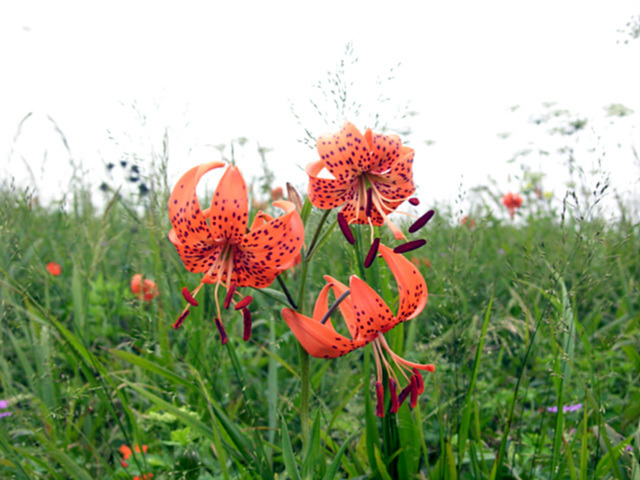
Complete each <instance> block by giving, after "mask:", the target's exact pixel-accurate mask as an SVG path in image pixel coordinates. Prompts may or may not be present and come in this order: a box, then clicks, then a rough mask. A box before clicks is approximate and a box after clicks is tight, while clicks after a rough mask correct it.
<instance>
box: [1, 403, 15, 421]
mask: <svg viewBox="0 0 640 480" xmlns="http://www.w3.org/2000/svg"><path fill="white" fill-rule="evenodd" d="M5 408H9V402H7V401H6V400H0V410H4V409H5ZM11 415H13V413H12V412H0V418H2V417H9V416H11Z"/></svg>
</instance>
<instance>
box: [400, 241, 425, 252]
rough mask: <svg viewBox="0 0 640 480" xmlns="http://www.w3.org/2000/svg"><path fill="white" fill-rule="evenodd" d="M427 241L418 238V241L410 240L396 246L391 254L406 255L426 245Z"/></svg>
mask: <svg viewBox="0 0 640 480" xmlns="http://www.w3.org/2000/svg"><path fill="white" fill-rule="evenodd" d="M426 243H427V241H426V240H425V239H424V238H420V239H418V240H411V241H410V242H406V243H403V244H401V245H398V246H397V247H396V248H394V249H393V253H406V252H410V251H412V250H416V249H417V248H420V247H422V246H423V245H426Z"/></svg>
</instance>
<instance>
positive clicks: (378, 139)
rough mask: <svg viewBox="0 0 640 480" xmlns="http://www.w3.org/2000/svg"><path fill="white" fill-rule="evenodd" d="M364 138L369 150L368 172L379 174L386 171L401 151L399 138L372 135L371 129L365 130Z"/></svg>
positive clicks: (377, 134) (379, 134)
mask: <svg viewBox="0 0 640 480" xmlns="http://www.w3.org/2000/svg"><path fill="white" fill-rule="evenodd" d="M364 137H365V139H366V141H367V146H368V147H369V150H370V153H369V157H370V162H371V163H370V165H371V168H370V170H373V171H379V172H383V171H385V170H388V169H389V168H390V167H391V165H392V164H393V163H394V162H395V161H396V160H397V158H398V156H399V155H400V153H401V151H402V148H403V147H402V141H401V140H400V137H398V136H397V135H384V134H382V133H372V132H371V129H367V131H366V132H365V134H364ZM404 148H406V147H404Z"/></svg>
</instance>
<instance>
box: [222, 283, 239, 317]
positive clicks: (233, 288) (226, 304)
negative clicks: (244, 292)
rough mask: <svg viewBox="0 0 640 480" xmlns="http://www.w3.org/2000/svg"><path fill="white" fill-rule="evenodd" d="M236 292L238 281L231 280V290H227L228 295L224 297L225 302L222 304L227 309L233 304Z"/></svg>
mask: <svg viewBox="0 0 640 480" xmlns="http://www.w3.org/2000/svg"><path fill="white" fill-rule="evenodd" d="M234 293H236V282H231V286H230V287H229V290H227V296H226V297H224V303H223V304H222V306H223V307H224V309H225V310H226V309H227V308H229V305H231V300H233V294H234Z"/></svg>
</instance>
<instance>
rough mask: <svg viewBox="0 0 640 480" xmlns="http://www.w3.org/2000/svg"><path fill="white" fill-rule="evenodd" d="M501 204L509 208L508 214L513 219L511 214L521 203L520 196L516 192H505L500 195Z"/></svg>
mask: <svg viewBox="0 0 640 480" xmlns="http://www.w3.org/2000/svg"><path fill="white" fill-rule="evenodd" d="M502 204H503V205H504V206H505V207H507V208H508V209H509V215H510V216H511V219H512V220H513V215H514V214H515V212H516V209H518V208H520V206H521V205H522V197H521V196H520V195H518V194H517V193H511V192H509V193H506V194H505V195H504V196H503V197H502Z"/></svg>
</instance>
